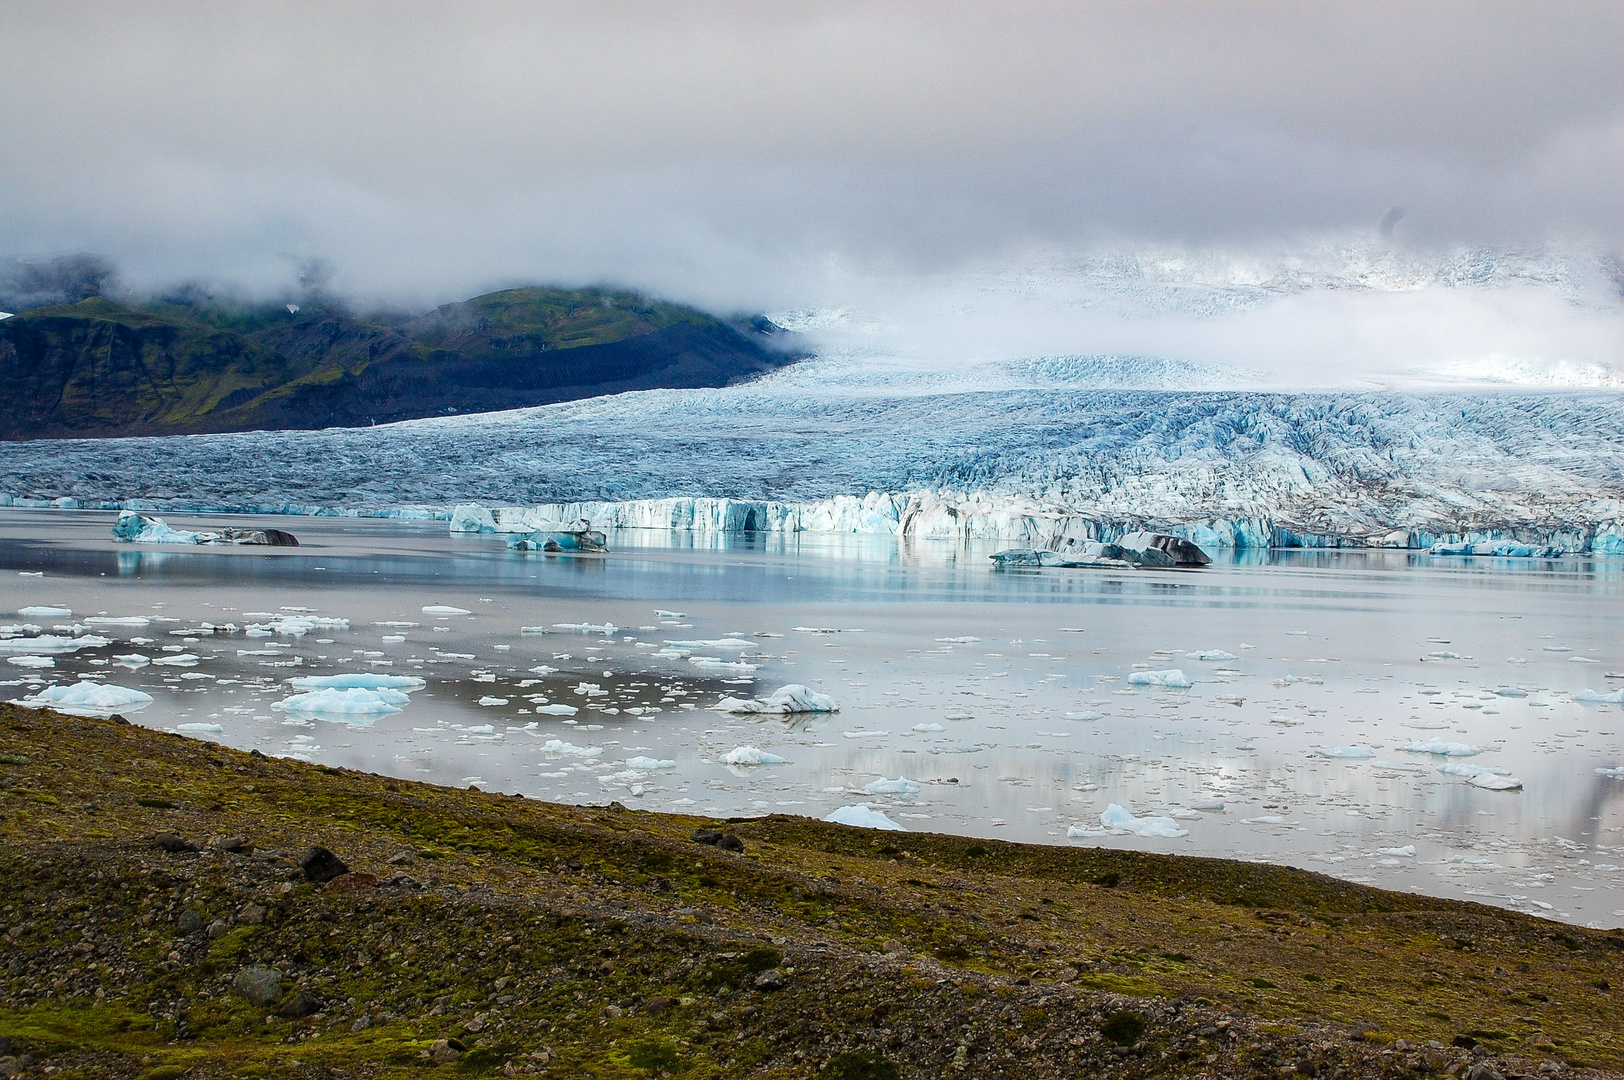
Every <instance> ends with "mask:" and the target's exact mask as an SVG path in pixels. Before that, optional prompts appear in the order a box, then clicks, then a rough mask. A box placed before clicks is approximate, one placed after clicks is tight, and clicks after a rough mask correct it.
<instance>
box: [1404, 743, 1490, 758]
mask: <svg viewBox="0 0 1624 1080" xmlns="http://www.w3.org/2000/svg"><path fill="white" fill-rule="evenodd" d="M1399 749H1400V750H1403V751H1404V752H1405V753H1407V754H1434V755H1436V756H1438V757H1475V756H1477V755H1478V754H1481V753H1482V752H1483V748H1482V747H1481V746H1473V745H1471V744H1470V743H1458V742H1444V741H1443V740H1442V739H1437V738H1433V739H1428V740H1427V741H1426V742H1410V743H1405V744H1404V745H1403V746H1401V747H1399Z"/></svg>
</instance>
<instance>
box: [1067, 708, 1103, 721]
mask: <svg viewBox="0 0 1624 1080" xmlns="http://www.w3.org/2000/svg"><path fill="white" fill-rule="evenodd" d="M1104 715H1105V714H1104V713H1097V712H1095V711H1094V710H1093V709H1084V710H1083V711H1082V712H1069V713H1066V719H1067V720H1098V719H1100V717H1102V716H1104Z"/></svg>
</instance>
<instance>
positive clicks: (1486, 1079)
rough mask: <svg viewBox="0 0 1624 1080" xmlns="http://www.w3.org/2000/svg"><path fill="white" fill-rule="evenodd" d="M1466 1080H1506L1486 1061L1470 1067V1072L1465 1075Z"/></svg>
mask: <svg viewBox="0 0 1624 1080" xmlns="http://www.w3.org/2000/svg"><path fill="white" fill-rule="evenodd" d="M1466 1080H1506V1078H1505V1077H1504V1076H1501V1075H1500V1070H1499V1069H1496V1068H1495V1067H1494V1066H1493V1065H1490V1064H1489V1063H1488V1062H1487V1061H1480V1062H1478V1063H1477V1064H1476V1065H1473V1066H1472V1071H1471V1072H1469V1073H1467V1074H1466Z"/></svg>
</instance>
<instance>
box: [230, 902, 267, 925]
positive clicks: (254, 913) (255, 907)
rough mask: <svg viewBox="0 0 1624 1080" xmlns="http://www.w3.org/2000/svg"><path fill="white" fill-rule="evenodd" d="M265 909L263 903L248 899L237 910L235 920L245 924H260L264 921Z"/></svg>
mask: <svg viewBox="0 0 1624 1080" xmlns="http://www.w3.org/2000/svg"><path fill="white" fill-rule="evenodd" d="M265 911H266V909H265V906H264V905H263V904H256V903H254V902H253V901H249V902H248V903H246V904H244V905H243V906H242V909H241V910H240V911H238V912H237V921H238V922H240V923H242V924H244V925H245V926H260V925H262V924H264V922H265Z"/></svg>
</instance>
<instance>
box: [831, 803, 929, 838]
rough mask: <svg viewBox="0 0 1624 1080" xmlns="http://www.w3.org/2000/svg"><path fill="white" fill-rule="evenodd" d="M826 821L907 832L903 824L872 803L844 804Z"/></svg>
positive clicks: (858, 827) (862, 827)
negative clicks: (877, 808)
mask: <svg viewBox="0 0 1624 1080" xmlns="http://www.w3.org/2000/svg"><path fill="white" fill-rule="evenodd" d="M823 820H824V821H832V822H834V823H835V824H836V825H850V826H851V827H852V828H854V829H885V830H887V831H889V832H907V831H908V830H907V829H905V828H904V827H903V826H901V825H898V824H897V823H896V822H894V821H892V820H891V819H890V818H888V817H886V816H885V814H884V813H883V812H881V811H879V810H876V809H874V807H873V805H872V804H870V803H858V804H857V805H856V806H842V807H841V808H840V809H838V810H835V811H833V812H832V813H830V814H829V815H828V816H827V817H825V818H824V819H823Z"/></svg>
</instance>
